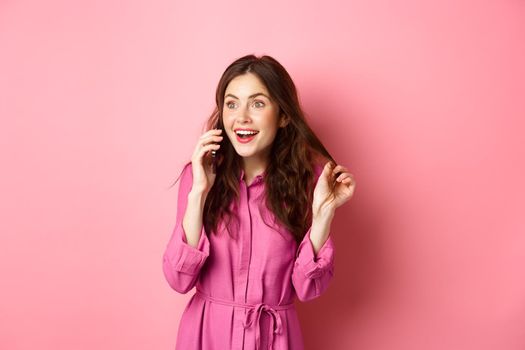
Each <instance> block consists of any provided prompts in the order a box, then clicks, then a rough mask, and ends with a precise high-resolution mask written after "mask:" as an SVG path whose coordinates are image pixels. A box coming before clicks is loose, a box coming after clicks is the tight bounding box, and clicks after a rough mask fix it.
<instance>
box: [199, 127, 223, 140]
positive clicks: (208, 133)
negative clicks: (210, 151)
mask: <svg viewBox="0 0 525 350" xmlns="http://www.w3.org/2000/svg"><path fill="white" fill-rule="evenodd" d="M221 133H222V129H211V130H208V131H206V132H205V133H204V134H202V135H201V136H200V139H203V138H206V137H209V136H213V135H221Z"/></svg>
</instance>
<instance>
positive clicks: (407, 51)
mask: <svg viewBox="0 0 525 350" xmlns="http://www.w3.org/2000/svg"><path fill="white" fill-rule="evenodd" d="M188 3H189V2H188ZM247 53H255V54H269V55H272V56H274V57H275V58H277V59H278V60H279V61H281V63H282V64H283V65H284V66H285V67H286V68H287V69H288V70H289V72H290V74H291V75H292V77H293V79H294V80H295V82H296V84H297V86H298V88H299V91H300V97H301V100H302V103H303V105H304V108H305V110H306V112H307V114H308V117H309V118H310V121H311V124H312V125H313V126H314V128H315V130H317V131H318V134H319V136H320V137H321V139H322V140H323V141H324V142H325V144H326V146H327V147H328V149H329V150H330V151H331V153H332V155H333V156H334V157H335V158H336V159H337V160H338V161H339V162H340V163H341V164H343V165H346V166H347V167H349V168H350V170H351V172H352V173H353V174H354V175H355V177H356V180H357V183H358V185H357V190H356V194H355V196H354V198H353V199H352V201H351V202H350V203H349V204H347V205H346V206H345V207H342V208H340V209H338V210H339V211H338V213H337V214H336V217H335V222H334V226H333V229H332V234H333V235H334V240H335V242H336V245H337V249H338V255H337V258H336V272H335V273H336V277H335V279H334V281H333V284H332V285H331V287H330V288H329V290H328V292H327V293H326V294H325V295H324V296H323V297H322V298H321V299H317V300H315V301H312V302H310V303H306V304H299V305H298V309H299V312H300V317H301V321H302V324H303V332H304V334H305V341H306V342H307V343H308V347H307V349H308V350H313V349H321V348H323V349H335V350H339V349H359V350H368V349H370V350H382V349H385V350H397V349H400V350H401V349H402V350H416V349H418V350H419V349H431V350H433V349H440V350H441V349H454V350H456V349H457V350H460V349H461V350H464V349H476V350H489V349H490V350H494V349H505V350H523V349H525V331H524V329H525V328H524V324H525V274H524V271H523V269H524V266H525V220H524V218H523V211H524V203H523V198H524V195H525V184H524V181H523V180H524V179H525V165H524V161H523V160H524V159H525V154H524V153H525V152H524V150H525V147H524V141H523V140H522V139H521V137H523V133H524V131H525V123H524V119H525V102H524V100H525V99H524V91H525V83H524V82H525V68H524V66H525V65H524V62H525V5H524V3H523V1H519V0H513V1H510V0H507V1H488V2H487V1H484V2H478V1H466V0H463V1H457V0H454V1H453V0H446V1H438V0H433V1H425V2H422V1H408V0H401V1H396V2H393V1H385V0H376V1H369V0H368V1H364V0H360V1H340V2H336V1H319V2H311V3H307V2H303V1H297V2H293V3H292V2H290V3H288V4H282V3H281V2H280V1H264V2H259V3H256V2H245V1H238V2H225V1H221V2H211V1H210V2H209V3H195V4H194V5H189V4H186V2H182V1H178V2H173V1H156V2H152V1H144V0H143V1H125V2H122V1H109V0H106V1H100V0H99V1H92V0H90V1H65V0H62V1H57V0H52V1H45V2H44V1H32V2H31V1H9V0H4V1H1V2H0V115H1V118H2V119H1V127H0V161H1V166H2V174H1V179H2V181H0V191H1V196H0V213H1V216H2V218H1V220H0V225H1V226H0V229H1V242H0V244H1V247H2V248H1V254H0V278H1V279H0V285H1V287H0V293H1V298H0V323H1V324H0V348H2V349H54V350H62V349H77V350H83V349H126V350H128V349H172V348H173V345H174V343H175V337H176V330H177V326H178V320H179V317H180V315H181V313H182V311H183V308H184V306H185V305H186V301H187V300H188V299H189V297H190V296H191V293H190V294H186V295H179V294H177V293H176V292H175V291H173V290H171V289H170V288H169V286H168V285H167V283H166V282H165V280H164V277H163V275H162V269H161V256H162V252H163V250H164V248H165V244H166V243H167V240H168V238H169V235H170V234H171V230H172V228H173V225H174V221H175V212H176V194H177V191H176V188H177V187H173V188H172V189H170V190H168V189H167V188H168V186H169V185H170V184H171V183H172V181H173V180H174V179H175V178H176V177H177V175H178V173H179V171H180V169H181V166H182V164H183V163H184V162H185V161H186V160H189V157H190V156H191V152H192V150H193V147H194V144H195V142H196V141H197V138H198V136H199V135H200V133H201V131H202V125H203V123H204V121H205V119H206V117H207V116H208V115H209V113H210V112H211V110H212V107H213V102H214V92H215V87H216V84H217V82H218V79H219V78H220V75H221V74H222V72H223V70H224V69H225V68H226V66H227V65H228V64H229V63H230V62H231V61H233V60H234V59H236V58H238V57H240V56H242V55H244V54H247ZM323 342H325V344H326V343H328V345H325V346H324V347H323V346H321V344H322V343H323Z"/></svg>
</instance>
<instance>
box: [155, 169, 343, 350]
mask: <svg viewBox="0 0 525 350" xmlns="http://www.w3.org/2000/svg"><path fill="white" fill-rule="evenodd" d="M321 171H322V168H321V167H320V166H317V167H316V169H315V172H316V176H317V178H318V177H319V174H320V173H321ZM263 176H264V174H263V175H259V176H257V177H256V178H255V179H254V180H253V182H252V183H251V184H250V185H249V186H248V185H247V184H246V183H245V181H244V172H243V171H242V170H241V174H240V177H239V190H240V202H239V203H238V204H237V205H233V203H232V205H231V207H230V208H232V209H234V210H236V211H238V214H239V217H240V228H239V232H238V236H237V237H238V238H237V239H234V238H232V237H231V236H230V235H229V234H228V232H226V228H225V225H224V223H223V222H222V221H221V222H219V225H218V232H219V235H216V234H215V233H214V234H211V235H208V234H207V233H206V232H205V230H204V225H203V228H202V231H201V236H200V240H199V243H198V246H197V248H195V247H192V246H190V245H189V244H188V243H187V240H186V236H185V233H184V229H183V227H182V219H183V217H184V213H185V211H186V205H187V201H188V193H189V191H190V189H191V187H192V181H193V180H192V179H193V175H192V167H191V164H189V165H187V166H186V167H185V168H184V170H183V173H182V175H181V179H180V184H179V192H178V203H177V216H176V224H175V228H174V230H173V233H172V235H171V237H170V239H169V242H168V244H167V247H166V250H165V252H164V254H163V259H162V260H163V261H162V264H163V266H162V268H163V273H164V276H165V278H166V280H167V282H168V284H169V286H170V287H171V288H173V289H174V290H175V291H177V292H179V293H183V294H184V293H187V292H189V291H190V290H192V289H193V288H194V287H195V293H194V294H193V296H192V297H191V299H190V300H189V302H188V304H187V306H186V308H185V309H184V311H183V314H182V316H181V320H180V324H179V329H178V335H177V339H176V347H175V349H176V350H227V349H232V350H241V349H243V350H252V349H253V350H259V349H272V350H303V349H304V343H303V338H302V333H301V327H300V324H299V319H298V317H297V312H296V309H295V306H294V301H295V299H296V296H297V298H298V299H299V300H300V301H308V300H311V299H314V298H317V297H319V296H320V295H321V294H322V293H323V292H324V291H325V290H326V289H327V287H328V284H329V282H330V280H331V279H332V277H333V275H334V252H335V246H334V243H333V240H332V237H331V235H330V236H329V238H328V239H327V240H326V242H325V243H324V245H323V246H322V248H321V249H320V251H319V252H318V254H317V256H316V255H315V254H314V249H313V245H312V243H311V241H310V229H309V230H308V231H307V233H306V235H305V236H304V239H303V240H302V241H301V243H300V244H299V246H297V242H295V240H294V239H293V237H292V235H291V234H290V233H289V231H288V230H287V229H285V228H284V227H283V226H280V225H278V224H273V226H271V227H269V226H267V225H266V224H265V223H264V222H263V216H264V220H265V221H266V222H267V223H268V224H270V225H271V224H272V223H274V219H275V217H274V215H273V213H271V211H269V210H268V209H267V207H266V206H265V204H264V196H263V194H264V189H265V184H264V179H263ZM233 220H235V219H233ZM233 226H234V227H235V225H233Z"/></svg>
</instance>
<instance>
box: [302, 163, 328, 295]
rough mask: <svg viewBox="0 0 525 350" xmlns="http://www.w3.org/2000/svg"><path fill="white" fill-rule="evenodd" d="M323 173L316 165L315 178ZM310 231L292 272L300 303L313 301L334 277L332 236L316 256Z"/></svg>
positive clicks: (306, 235) (303, 241) (303, 242)
mask: <svg viewBox="0 0 525 350" xmlns="http://www.w3.org/2000/svg"><path fill="white" fill-rule="evenodd" d="M322 171H323V165H320V164H316V165H315V166H314V172H315V175H316V177H317V178H319V176H320V175H321V173H322ZM311 229H312V228H311V227H310V229H309V230H308V231H307V232H306V234H305V235H304V238H303V240H302V242H301V243H300V244H299V247H298V248H297V253H296V256H295V263H294V267H293V272H292V284H293V286H294V288H295V291H296V293H297V297H298V298H299V300H301V301H308V300H311V299H315V298H317V297H318V296H320V295H321V294H323V293H324V291H325V290H326V289H327V288H328V284H329V283H330V281H331V280H332V277H333V275H334V257H335V245H334V242H333V241H332V235H331V234H330V235H329V236H328V239H327V240H326V241H325V242H324V244H323V246H322V247H321V249H319V252H317V255H316V254H315V253H314V246H313V244H312V241H311V240H310V232H311Z"/></svg>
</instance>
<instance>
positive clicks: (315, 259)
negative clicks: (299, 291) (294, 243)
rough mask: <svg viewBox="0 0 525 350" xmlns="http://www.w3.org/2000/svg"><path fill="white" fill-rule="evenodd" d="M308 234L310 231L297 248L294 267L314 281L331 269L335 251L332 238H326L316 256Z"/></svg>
mask: <svg viewBox="0 0 525 350" xmlns="http://www.w3.org/2000/svg"><path fill="white" fill-rule="evenodd" d="M310 232H311V229H309V230H308V232H307V233H306V235H305V237H304V239H303V241H302V242H301V244H300V246H299V249H298V253H297V254H298V255H297V258H296V261H295V265H296V266H297V267H298V268H300V269H301V270H302V271H303V273H304V275H305V276H306V277H308V278H311V279H315V278H319V277H321V276H322V275H324V274H325V273H326V272H327V271H328V270H331V269H332V267H333V262H334V252H335V250H334V243H333V240H332V237H331V236H328V239H327V240H326V241H325V242H324V244H323V246H322V247H321V249H320V250H319V252H318V253H317V256H316V255H315V253H314V247H313V244H312V241H311V240H310Z"/></svg>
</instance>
